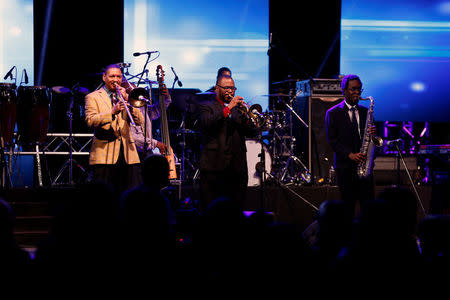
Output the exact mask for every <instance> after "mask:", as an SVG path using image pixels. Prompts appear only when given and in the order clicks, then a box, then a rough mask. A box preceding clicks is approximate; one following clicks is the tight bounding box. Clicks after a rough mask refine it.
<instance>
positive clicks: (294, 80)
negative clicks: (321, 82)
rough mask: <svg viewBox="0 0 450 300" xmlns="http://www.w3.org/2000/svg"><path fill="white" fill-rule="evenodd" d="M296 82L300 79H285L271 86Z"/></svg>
mask: <svg viewBox="0 0 450 300" xmlns="http://www.w3.org/2000/svg"><path fill="white" fill-rule="evenodd" d="M297 81H300V79H285V80H282V81H277V82H272V84H281V83H287V82H297Z"/></svg>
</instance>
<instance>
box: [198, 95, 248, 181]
mask: <svg viewBox="0 0 450 300" xmlns="http://www.w3.org/2000/svg"><path fill="white" fill-rule="evenodd" d="M197 116H198V120H199V126H200V132H201V156H200V170H202V171H223V170H225V169H227V168H232V169H233V171H235V172H238V173H243V174H244V173H245V174H247V158H246V155H247V149H246V146H245V137H246V136H249V135H253V134H254V129H252V128H251V127H250V126H248V125H247V124H246V122H245V118H243V115H242V113H241V112H240V111H239V110H238V109H237V108H233V109H232V110H231V114H230V116H229V117H228V118H225V117H224V115H223V107H222V105H221V104H220V102H219V101H217V100H216V99H213V100H211V101H206V102H202V103H200V104H199V105H198V107H197Z"/></svg>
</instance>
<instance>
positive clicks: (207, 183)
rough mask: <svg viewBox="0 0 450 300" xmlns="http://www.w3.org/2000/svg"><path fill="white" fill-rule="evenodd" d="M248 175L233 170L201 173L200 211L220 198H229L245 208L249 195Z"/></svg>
mask: <svg viewBox="0 0 450 300" xmlns="http://www.w3.org/2000/svg"><path fill="white" fill-rule="evenodd" d="M247 183H248V174H247V173H242V172H235V171H233V170H225V171H221V172H217V171H201V172H200V192H201V203H200V210H201V211H203V212H204V211H205V209H207V207H208V206H209V205H210V204H211V203H212V202H213V201H214V200H216V199H217V198H219V197H228V198H229V199H231V200H234V201H236V203H237V204H238V205H239V206H240V207H241V208H243V206H244V202H245V198H246V193H247Z"/></svg>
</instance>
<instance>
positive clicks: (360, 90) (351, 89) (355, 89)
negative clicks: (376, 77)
mask: <svg viewBox="0 0 450 300" xmlns="http://www.w3.org/2000/svg"><path fill="white" fill-rule="evenodd" d="M348 90H349V91H351V92H360V93H362V92H363V91H364V89H362V88H357V87H352V88H348Z"/></svg>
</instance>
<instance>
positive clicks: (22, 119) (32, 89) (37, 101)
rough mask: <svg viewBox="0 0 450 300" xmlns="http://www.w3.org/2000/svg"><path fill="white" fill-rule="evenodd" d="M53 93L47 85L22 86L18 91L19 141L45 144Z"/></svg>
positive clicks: (25, 144)
mask: <svg viewBox="0 0 450 300" xmlns="http://www.w3.org/2000/svg"><path fill="white" fill-rule="evenodd" d="M50 102H51V93H50V90H49V89H48V88H47V87H45V86H20V87H19V88H18V91H17V132H18V143H19V144H21V145H22V146H30V145H34V144H43V143H44V142H45V141H46V138H47V131H48V125H49V117H50Z"/></svg>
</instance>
